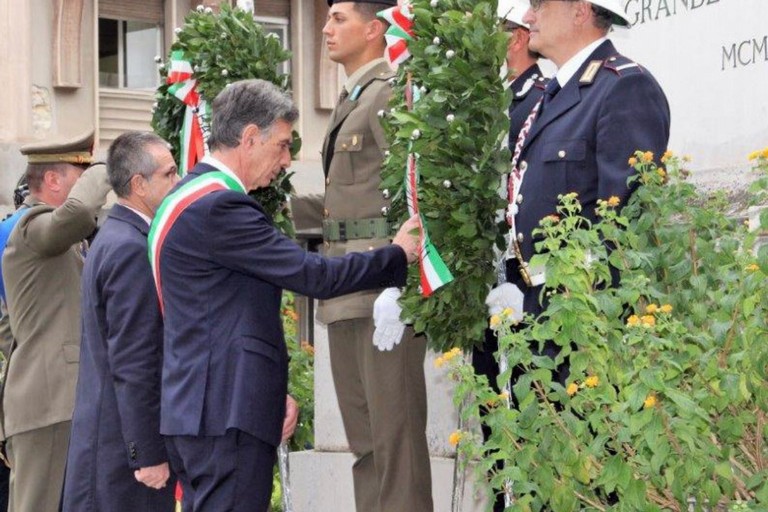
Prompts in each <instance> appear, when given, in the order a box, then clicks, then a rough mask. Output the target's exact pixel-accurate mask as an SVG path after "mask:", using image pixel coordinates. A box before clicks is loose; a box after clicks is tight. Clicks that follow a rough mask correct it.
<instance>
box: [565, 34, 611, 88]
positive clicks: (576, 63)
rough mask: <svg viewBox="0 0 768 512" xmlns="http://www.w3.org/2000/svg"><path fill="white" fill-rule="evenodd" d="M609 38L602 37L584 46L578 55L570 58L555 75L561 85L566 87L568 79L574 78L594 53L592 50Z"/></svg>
mask: <svg viewBox="0 0 768 512" xmlns="http://www.w3.org/2000/svg"><path fill="white" fill-rule="evenodd" d="M607 40H608V38H607V37H601V38H600V39H598V40H597V41H593V42H591V43H590V44H588V45H587V46H585V47H584V48H582V49H581V50H580V51H579V52H578V53H577V54H576V55H574V56H573V57H571V58H570V59H568V62H566V63H565V64H563V65H562V66H561V67H560V69H558V70H557V74H556V75H555V78H557V83H559V84H560V87H565V84H567V83H568V80H570V79H571V78H573V75H575V74H576V72H577V71H578V70H579V69H580V68H581V66H582V64H584V63H585V62H587V59H588V58H589V56H590V55H592V52H594V51H595V50H597V48H598V47H599V46H600V45H601V44H603V43H604V42H605V41H607Z"/></svg>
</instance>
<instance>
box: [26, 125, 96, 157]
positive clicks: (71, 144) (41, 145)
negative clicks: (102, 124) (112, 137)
mask: <svg viewBox="0 0 768 512" xmlns="http://www.w3.org/2000/svg"><path fill="white" fill-rule="evenodd" d="M93 139H94V133H93V130H90V131H88V132H85V133H81V134H80V135H77V136H75V137H67V138H62V137H59V138H52V139H46V140H44V141H40V142H32V143H29V144H25V145H23V146H22V147H21V154H22V155H24V156H26V157H27V162H29V163H30V164H60V163H67V164H76V165H84V164H85V165H87V164H91V163H93Z"/></svg>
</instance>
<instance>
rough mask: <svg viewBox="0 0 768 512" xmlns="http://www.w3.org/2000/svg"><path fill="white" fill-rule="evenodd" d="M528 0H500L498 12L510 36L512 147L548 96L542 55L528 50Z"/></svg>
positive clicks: (510, 127)
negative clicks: (529, 119) (541, 101)
mask: <svg viewBox="0 0 768 512" xmlns="http://www.w3.org/2000/svg"><path fill="white" fill-rule="evenodd" d="M528 7H529V4H528V1H527V0H499V7H498V13H499V18H501V19H502V23H503V25H504V31H505V32H506V33H507V37H508V40H507V56H506V64H507V70H508V72H509V75H508V77H507V81H509V87H510V88H511V89H512V103H511V104H510V105H509V147H510V148H514V146H515V141H516V140H517V134H518V133H520V128H522V127H523V123H524V122H525V119H526V118H527V117H528V114H529V113H530V111H531V109H532V108H533V106H534V105H535V104H536V102H537V101H539V98H541V95H542V94H543V93H544V86H545V85H546V83H547V80H546V79H545V77H544V74H543V73H542V71H541V68H540V67H539V57H540V55H539V54H538V53H536V52H534V51H532V50H531V49H530V48H528V41H529V39H530V30H529V27H528V25H527V24H526V23H525V22H524V21H523V15H524V14H525V11H527V10H528Z"/></svg>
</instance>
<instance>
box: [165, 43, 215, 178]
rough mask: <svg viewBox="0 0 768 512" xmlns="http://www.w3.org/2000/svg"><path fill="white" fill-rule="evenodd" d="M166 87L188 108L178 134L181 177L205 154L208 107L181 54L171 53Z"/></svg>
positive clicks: (188, 65)
mask: <svg viewBox="0 0 768 512" xmlns="http://www.w3.org/2000/svg"><path fill="white" fill-rule="evenodd" d="M169 66H170V67H169V69H168V78H167V79H166V83H167V84H168V85H169V87H168V93H169V94H172V95H173V96H175V97H176V98H178V99H179V100H180V101H181V102H182V103H184V104H185V105H186V106H187V108H186V109H185V111H184V123H183V124H182V128H181V133H180V134H179V137H180V139H181V162H179V164H180V165H179V173H180V174H181V175H182V176H184V175H185V174H186V173H187V172H188V171H189V169H191V168H192V167H194V166H195V164H196V163H197V162H199V161H200V160H201V159H202V158H203V156H204V155H206V154H208V146H207V145H206V143H205V140H206V134H207V133H208V126H207V123H206V121H205V119H204V115H206V114H207V113H208V104H207V103H206V101H205V100H204V99H203V98H202V96H200V93H198V92H197V80H196V79H195V78H194V70H193V68H192V63H191V62H190V61H188V60H187V59H186V58H185V57H184V52H182V51H180V50H176V51H174V52H172V53H171V61H170V65H169Z"/></svg>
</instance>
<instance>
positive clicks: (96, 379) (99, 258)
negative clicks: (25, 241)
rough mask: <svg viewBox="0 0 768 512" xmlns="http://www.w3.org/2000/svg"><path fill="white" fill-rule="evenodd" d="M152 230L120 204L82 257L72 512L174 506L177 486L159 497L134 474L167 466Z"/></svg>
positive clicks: (68, 486)
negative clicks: (162, 431)
mask: <svg viewBox="0 0 768 512" xmlns="http://www.w3.org/2000/svg"><path fill="white" fill-rule="evenodd" d="M148 231H149V226H147V224H146V223H145V222H144V220H142V219H141V218H140V217H139V216H138V215H136V214H135V213H134V212H132V211H131V210H129V209H128V208H125V207H124V206H121V205H119V204H118V205H116V206H114V207H113V208H112V211H111V212H110V214H109V217H108V218H107V220H106V222H105V223H104V226H103V227H102V228H101V230H100V231H99V234H98V235H97V237H96V239H95V241H94V243H93V246H92V247H91V250H90V251H89V253H88V257H87V258H86V260H85V267H84V269H83V278H82V330H83V338H82V343H81V346H80V374H79V377H78V384H77V391H76V398H75V411H74V416H73V418H72V435H71V439H70V445H69V454H68V457H67V474H66V481H65V485H64V499H63V510H64V511H65V512H67V511H72V512H84V511H86V512H87V511H93V512H117V511H124V512H141V511H146V512H150V511H162V510H167V511H171V510H173V503H174V500H173V481H171V482H169V483H168V484H167V485H166V487H165V489H162V490H159V491H157V490H153V489H150V488H148V487H146V486H144V485H143V484H140V483H139V482H137V481H136V479H135V478H134V476H133V471H134V470H135V469H138V468H140V467H145V466H154V465H157V464H160V463H162V462H166V461H167V460H168V457H167V454H166V452H165V446H164V442H163V439H162V436H161V435H160V368H161V360H162V334H163V331H162V319H161V316H160V307H159V303H158V300H157V294H156V292H155V287H154V281H153V279H152V272H151V270H150V267H149V260H148V259H147V232H148Z"/></svg>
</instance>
